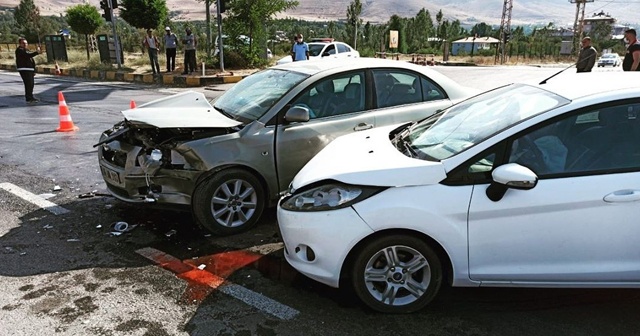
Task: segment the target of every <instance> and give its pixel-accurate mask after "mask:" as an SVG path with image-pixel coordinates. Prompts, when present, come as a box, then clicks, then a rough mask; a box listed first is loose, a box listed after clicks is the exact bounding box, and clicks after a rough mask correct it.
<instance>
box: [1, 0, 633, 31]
mask: <svg viewBox="0 0 640 336" xmlns="http://www.w3.org/2000/svg"><path fill="white" fill-rule="evenodd" d="M351 1H352V0H333V1H319V0H298V2H299V3H300V5H299V6H298V7H297V8H295V9H293V10H291V11H288V12H286V13H281V14H280V15H279V17H280V18H285V17H292V18H299V19H304V20H312V21H330V20H339V19H344V18H345V17H346V12H347V7H348V6H349V4H350V3H351ZM82 2H83V0H35V4H36V5H37V6H38V7H39V8H40V12H41V14H43V15H59V14H61V13H64V10H65V9H66V8H67V7H68V6H73V5H76V4H79V3H82ZM18 3H19V0H0V8H2V7H15V6H17V5H18ZM89 3H92V4H94V5H96V7H97V6H98V3H99V0H89ZM362 3H363V6H362V18H363V20H364V21H371V22H387V20H388V19H389V17H390V16H391V15H393V14H397V15H399V16H403V17H413V16H415V15H416V14H417V13H418V11H419V10H420V9H421V8H426V9H427V10H429V12H430V13H431V15H432V16H433V17H434V21H435V14H436V13H437V12H438V10H440V9H442V12H443V14H444V16H445V18H449V19H459V20H460V21H462V22H463V24H467V25H473V24H475V23H479V22H485V23H488V24H494V25H499V24H500V18H501V15H502V6H503V1H502V0H482V1H480V0H430V1H425V0H362ZM167 6H168V7H169V10H170V11H171V12H172V13H173V14H174V17H173V19H174V20H202V19H204V17H205V11H204V3H203V2H198V1H196V0H167ZM637 7H638V2H630V3H621V2H611V1H607V0H596V1H595V2H592V3H587V6H586V11H585V16H586V17H588V16H591V15H592V14H593V13H595V12H600V11H604V12H605V13H609V14H610V15H611V16H612V17H614V18H616V19H617V20H618V23H626V24H628V23H632V24H633V23H636V22H638V21H640V17H638V15H637V14H636V13H637V10H636V8H637ZM575 14H576V6H575V4H571V3H569V1H568V0H514V1H513V10H512V25H527V24H547V23H549V22H554V23H555V24H557V25H563V26H564V25H572V24H573V20H574V19H575Z"/></svg>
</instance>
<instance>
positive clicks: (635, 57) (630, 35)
mask: <svg viewBox="0 0 640 336" xmlns="http://www.w3.org/2000/svg"><path fill="white" fill-rule="evenodd" d="M624 39H625V40H627V41H628V42H629V47H627V53H626V54H625V55H624V60H623V61H622V70H623V71H640V42H639V41H638V39H637V38H636V30H635V29H628V30H627V31H625V32H624Z"/></svg>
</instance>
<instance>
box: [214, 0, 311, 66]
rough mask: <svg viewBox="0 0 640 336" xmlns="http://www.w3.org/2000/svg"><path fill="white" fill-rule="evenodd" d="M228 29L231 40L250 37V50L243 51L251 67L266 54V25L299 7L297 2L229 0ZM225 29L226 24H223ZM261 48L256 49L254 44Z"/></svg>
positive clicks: (290, 0) (287, 0)
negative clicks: (285, 12) (276, 15)
mask: <svg viewBox="0 0 640 336" xmlns="http://www.w3.org/2000/svg"><path fill="white" fill-rule="evenodd" d="M227 1H228V2H227V11H226V12H225V14H226V15H227V17H226V19H225V22H227V24H226V27H228V28H229V29H226V31H227V34H228V35H229V38H230V40H232V41H237V37H238V36H239V35H241V34H243V35H248V36H249V39H248V43H249V45H248V49H246V50H244V51H241V52H242V53H243V56H244V57H245V58H246V59H247V60H248V61H249V63H250V64H251V65H256V63H259V60H260V59H262V58H263V57H262V55H264V54H265V53H266V44H267V30H266V27H265V26H266V23H267V22H268V21H269V20H271V19H272V17H273V16H274V15H275V14H278V13H280V12H284V11H286V10H289V9H292V8H295V7H296V6H298V1H295V0H232V1H229V0H227ZM223 27H225V24H223ZM256 43H257V44H258V45H259V46H260V47H258V48H254V47H253V46H254V44H256Z"/></svg>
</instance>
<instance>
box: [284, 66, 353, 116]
mask: <svg viewBox="0 0 640 336" xmlns="http://www.w3.org/2000/svg"><path fill="white" fill-rule="evenodd" d="M291 106H302V107H305V108H308V109H309V117H310V119H317V118H326V117H332V116H336V115H341V114H346V113H353V112H359V111H364V109H365V85H364V72H362V71H359V72H350V73H348V74H341V75H337V76H333V77H331V78H327V79H322V80H320V81H318V82H316V83H314V84H312V85H311V86H309V88H307V89H306V90H304V91H303V92H302V93H301V94H300V95H299V96H298V97H297V98H296V99H295V100H294V101H293V102H292V103H291Z"/></svg>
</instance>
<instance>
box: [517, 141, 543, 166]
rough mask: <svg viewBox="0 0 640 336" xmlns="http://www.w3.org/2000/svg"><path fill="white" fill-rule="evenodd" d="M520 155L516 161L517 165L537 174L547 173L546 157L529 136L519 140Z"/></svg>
mask: <svg viewBox="0 0 640 336" xmlns="http://www.w3.org/2000/svg"><path fill="white" fill-rule="evenodd" d="M518 153H519V155H518V158H517V159H516V160H515V162H516V163H518V164H521V165H523V166H525V167H527V168H529V169H531V170H532V171H533V172H534V173H536V174H540V173H544V172H546V171H547V165H546V164H545V163H544V156H543V154H542V152H541V151H540V149H539V148H538V146H537V145H536V144H535V142H534V141H533V139H531V137H530V136H529V135H525V136H523V137H521V138H519V139H518Z"/></svg>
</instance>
